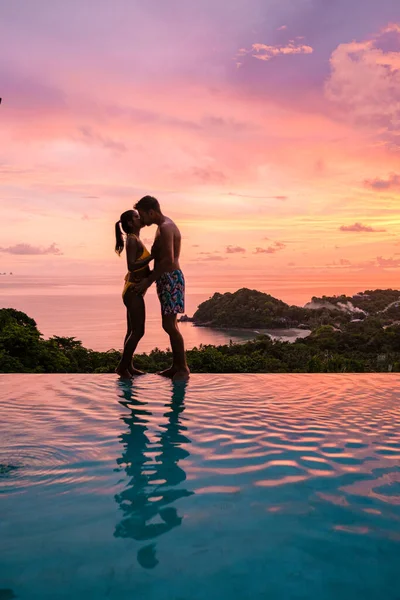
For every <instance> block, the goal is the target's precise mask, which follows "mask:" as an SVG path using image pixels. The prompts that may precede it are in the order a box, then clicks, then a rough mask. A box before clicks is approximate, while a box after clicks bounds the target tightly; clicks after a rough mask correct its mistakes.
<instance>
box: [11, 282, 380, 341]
mask: <svg viewBox="0 0 400 600" xmlns="http://www.w3.org/2000/svg"><path fill="white" fill-rule="evenodd" d="M313 285H315V287H313V288H312V287H311V286H313ZM202 286H203V287H202ZM216 287H217V289H212V288H211V286H210V285H209V284H208V283H207V282H206V281H205V282H202V281H201V280H197V281H196V280H195V279H194V278H192V279H189V281H188V286H187V293H186V302H185V314H187V315H188V316H192V315H193V314H194V312H195V311H196V309H197V307H198V306H199V304H201V303H202V302H204V301H206V300H208V299H209V298H210V297H211V296H212V295H213V294H214V293H215V292H219V293H225V292H234V291H236V290H237V289H240V287H246V286H244V285H238V286H237V287H236V288H235V287H234V286H233V287H232V286H226V285H225V286H224V285H222V286H221V287H219V289H218V286H216ZM227 287H228V289H226V288H227ZM249 287H250V288H251V289H258V291H261V292H265V293H268V294H270V295H272V296H274V297H276V298H278V299H279V300H283V301H285V302H287V303H288V304H296V305H298V306H303V305H304V304H305V303H306V302H308V301H309V300H311V298H312V296H322V295H334V294H335V293H336V295H340V294H342V293H346V294H348V295H354V294H355V293H357V292H360V291H364V290H361V289H359V286H358V285H354V284H353V285H349V284H348V283H347V282H343V288H342V287H340V286H339V285H338V284H335V285H332V284H328V283H326V282H319V284H317V282H306V281H298V282H292V287H288V282H286V281H277V280H271V281H270V282H269V284H266V283H265V282H264V283H263V284H262V285H260V287H259V288H257V287H255V286H249ZM262 288H264V289H262ZM366 289H368V288H366ZM121 291H122V282H121V276H120V275H119V274H109V275H103V276H101V277H99V276H93V277H87V276H86V277H83V276H79V275H77V276H70V277H65V276H54V275H51V276H46V275H42V276H38V275H19V274H15V275H9V274H8V275H2V276H1V277H0V298H1V301H0V308H14V309H16V310H20V311H22V312H25V313H26V314H27V315H28V316H29V317H31V318H33V319H34V320H35V321H36V323H37V326H38V329H39V331H40V332H41V333H42V334H43V336H44V337H45V338H48V337H52V336H60V337H74V338H75V339H77V340H80V341H81V342H82V344H83V346H85V347H87V348H91V349H93V350H97V351H107V350H111V349H117V350H118V349H121V348H122V346H123V338H124V335H125V327H126V325H125V323H126V321H125V319H126V316H125V307H124V305H123V303H122V298H121ZM145 300H146V332H145V336H144V338H143V339H142V340H141V341H140V343H139V346H138V349H137V351H138V352H139V353H140V352H146V353H148V352H150V351H151V350H153V349H155V348H159V349H161V350H166V349H167V348H169V340H168V337H167V335H166V334H165V332H164V331H163V330H162V326H161V317H160V308H159V302H158V298H157V296H156V291H155V287H154V286H153V287H152V288H150V290H149V291H148V293H147V294H146V297H145ZM180 327H181V331H182V334H183V336H184V339H185V344H186V348H187V349H192V348H194V347H199V346H200V345H201V344H202V345H208V344H211V345H223V344H228V343H229V342H230V341H232V342H235V343H237V342H243V341H247V340H250V339H253V338H254V337H256V335H257V331H258V330H255V329H248V330H246V329H242V330H239V329H234V328H232V329H226V330H223V329H216V328H210V327H196V326H194V325H193V324H192V323H181V324H180ZM265 331H268V332H269V333H270V335H271V337H272V338H273V339H283V340H287V341H294V339H296V337H297V336H299V335H301V334H302V333H301V332H300V331H297V330H293V331H291V330H289V331H287V332H285V331H284V330H283V331H282V335H280V334H279V332H276V331H275V330H265ZM263 332H264V330H263ZM303 335H304V334H303Z"/></svg>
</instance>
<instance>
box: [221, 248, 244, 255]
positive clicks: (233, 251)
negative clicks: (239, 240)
mask: <svg viewBox="0 0 400 600" xmlns="http://www.w3.org/2000/svg"><path fill="white" fill-rule="evenodd" d="M241 252H246V250H245V248H241V247H240V246H227V247H226V253H227V254H238V253H241Z"/></svg>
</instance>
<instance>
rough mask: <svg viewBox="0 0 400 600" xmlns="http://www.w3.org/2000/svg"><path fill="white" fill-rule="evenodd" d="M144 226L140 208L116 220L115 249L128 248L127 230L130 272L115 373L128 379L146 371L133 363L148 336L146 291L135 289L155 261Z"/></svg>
mask: <svg viewBox="0 0 400 600" xmlns="http://www.w3.org/2000/svg"><path fill="white" fill-rule="evenodd" d="M142 226H143V225H142V223H141V221H140V217H139V213H138V212H137V210H127V211H126V212H124V213H122V215H121V217H120V220H119V221H117V222H116V223H115V239H116V242H115V252H116V253H117V254H118V256H120V255H121V252H122V251H123V249H124V236H123V233H122V231H123V232H124V233H125V234H126V259H127V263H128V273H127V274H126V276H125V285H124V289H123V291H122V299H123V301H124V304H125V306H126V314H127V326H128V327H127V332H126V336H125V341H124V350H123V353H122V358H121V360H120V362H119V364H118V367H117V368H116V369H115V372H116V373H118V375H120V376H121V377H124V378H131V377H133V376H134V375H143V372H142V371H139V370H138V369H135V368H134V367H133V365H132V357H133V354H134V352H135V350H136V347H137V345H138V343H139V341H140V340H141V339H142V337H143V335H144V323H145V319H146V312H145V305H144V298H143V295H142V294H138V293H137V292H136V291H135V284H136V283H137V282H138V281H141V280H142V279H143V278H144V277H148V275H149V273H150V269H149V267H148V264H149V262H150V261H151V260H153V257H152V256H151V255H150V253H149V252H148V251H147V249H146V247H145V246H144V244H143V242H141V240H140V238H139V234H140V229H141V228H142ZM121 228H122V231H121Z"/></svg>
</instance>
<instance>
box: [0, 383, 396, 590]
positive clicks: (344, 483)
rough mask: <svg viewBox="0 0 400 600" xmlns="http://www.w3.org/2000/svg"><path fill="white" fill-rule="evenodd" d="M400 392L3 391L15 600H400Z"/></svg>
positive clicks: (2, 535)
mask: <svg viewBox="0 0 400 600" xmlns="http://www.w3.org/2000/svg"><path fill="white" fill-rule="evenodd" d="M399 388H400V377H399V376H397V375H389V374H387V375H375V374H374V375H336V374H334V375H286V374H285V375H236V376H232V375H222V376H221V375H218V376H211V375H193V376H192V378H191V380H190V382H189V384H188V385H187V386H186V387H185V385H183V384H175V385H173V384H172V383H171V382H169V381H167V380H163V379H162V378H159V377H157V376H155V375H146V376H144V377H142V378H139V379H138V380H137V381H134V382H133V383H132V384H128V383H125V384H124V383H121V382H119V381H118V380H117V379H116V377H115V376H113V375H97V376H93V375H90V376H86V375H3V376H0V398H1V402H0V600H6V599H11V598H14V597H16V598H20V599H27V600H36V599H37V600H39V599H40V600H43V599H51V600H59V599H60V600H61V599H66V598H68V599H70V598H71V599H77V600H80V599H85V600H86V599H91V598H93V599H99V598H110V599H119V600H125V599H139V600H142V599H143V600H148V599H149V600H153V599H154V600H203V599H204V600H214V599H218V600H222V599H225V598H227V599H229V600H236V599H238V600H242V599H243V600H244V599H246V600H247V599H249V600H250V599H251V600H254V599H257V600H259V599H273V600H275V599H276V600H285V599H292V598H293V599H296V600H297V599H299V600H300V599H301V600H306V599H307V600H308V599H314V598H315V599H318V600H328V599H329V600H337V599H339V600H350V599H351V600H354V599H358V598H360V599H363V600H364V599H365V600H370V599H374V600H375V599H377V600H378V599H383V600H399V598H400V575H399V572H400V568H399V567H400V401H399V398H400V392H399Z"/></svg>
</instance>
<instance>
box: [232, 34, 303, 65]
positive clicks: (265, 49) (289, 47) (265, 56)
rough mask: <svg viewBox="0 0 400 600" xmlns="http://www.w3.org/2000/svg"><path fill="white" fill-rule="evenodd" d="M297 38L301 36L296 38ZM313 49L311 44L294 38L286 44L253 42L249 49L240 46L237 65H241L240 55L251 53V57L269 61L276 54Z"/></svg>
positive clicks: (283, 54)
mask: <svg viewBox="0 0 400 600" xmlns="http://www.w3.org/2000/svg"><path fill="white" fill-rule="evenodd" d="M296 39H297V40H299V39H303V38H296ZM313 52H314V49H313V48H312V47H311V46H308V45H306V44H301V43H299V41H296V40H289V42H288V43H287V44H286V46H269V45H267V44H260V43H255V44H252V46H251V48H250V50H246V48H241V49H240V50H239V52H238V53H237V58H238V62H237V63H236V64H237V66H241V65H242V62H240V59H241V57H244V56H246V55H247V54H251V56H252V57H253V58H257V59H258V60H263V61H269V60H271V59H272V58H275V57H277V56H285V55H286V56H287V55H291V54H312V53H313Z"/></svg>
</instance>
